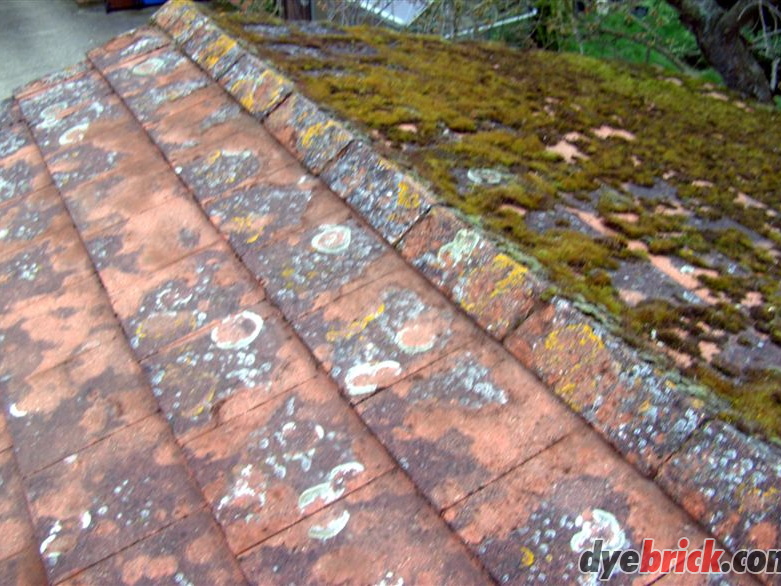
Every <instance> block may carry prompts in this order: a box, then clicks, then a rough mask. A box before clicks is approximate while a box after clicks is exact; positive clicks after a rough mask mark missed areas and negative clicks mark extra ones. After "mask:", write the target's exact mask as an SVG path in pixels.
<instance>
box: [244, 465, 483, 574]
mask: <svg viewBox="0 0 781 586" xmlns="http://www.w3.org/2000/svg"><path fill="white" fill-rule="evenodd" d="M240 562H241V565H242V568H244V572H245V574H246V575H247V576H248V577H250V578H251V579H253V581H254V582H255V583H256V584H291V583H299V584H303V583H307V584H341V583H356V584H490V583H491V581H490V580H489V578H488V576H486V575H485V574H484V573H483V572H482V571H481V569H480V568H478V567H477V566H476V564H475V563H474V562H473V561H472V559H471V556H470V555H469V553H468V552H467V551H466V549H465V548H464V547H463V545H462V544H461V543H460V542H459V541H458V540H457V539H455V538H454V536H453V535H452V533H450V531H448V529H447V527H446V525H445V524H444V523H442V520H441V519H439V518H438V517H437V516H436V514H435V513H434V512H433V511H432V510H431V508H429V506H428V505H427V504H426V502H425V501H423V499H421V498H420V497H419V496H418V495H417V493H416V492H415V488H414V486H412V484H410V483H409V481H408V480H406V478H405V477H404V476H403V474H401V473H399V472H391V473H389V474H386V475H384V476H382V477H381V478H379V479H377V480H375V481H374V482H372V483H371V484H369V485H368V486H366V487H364V488H362V489H360V490H357V491H355V492H354V493H352V494H351V495H348V496H347V497H346V498H344V499H342V500H340V501H339V502H337V503H334V504H333V505H331V506H329V507H328V508H326V509H325V510H323V511H320V512H319V513H317V514H315V515H313V516H311V517H308V518H307V519H305V520H304V521H302V522H301V523H298V524H296V525H294V526H293V527H291V528H290V529H288V530H287V531H285V532H283V533H280V534H278V535H276V536H274V537H272V538H271V539H268V540H267V541H265V542H263V543H262V544H260V545H259V546H257V547H256V548H254V549H252V550H250V551H249V552H247V554H246V555H244V556H242V558H241V560H240Z"/></svg>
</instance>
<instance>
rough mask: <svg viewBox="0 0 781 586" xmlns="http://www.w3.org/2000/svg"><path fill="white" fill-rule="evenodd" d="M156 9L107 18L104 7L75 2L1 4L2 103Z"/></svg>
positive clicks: (46, 0)
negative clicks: (26, 84) (16, 92)
mask: <svg viewBox="0 0 781 586" xmlns="http://www.w3.org/2000/svg"><path fill="white" fill-rule="evenodd" d="M154 11H155V8H154V7H150V8H145V9H143V10H123V11H118V12H112V13H110V14H106V10H105V8H104V7H103V4H97V5H90V6H78V5H77V4H76V2H75V0H3V1H2V2H0V55H2V59H0V99H3V98H6V97H8V96H10V95H11V92H12V91H13V90H14V88H16V87H19V86H20V85H23V84H25V83H27V82H30V81H32V80H34V79H37V78H39V77H41V76H42V75H45V74H47V73H52V72H54V71H57V70H58V69H62V68H63V67H67V66H69V65H72V64H74V63H76V62H77V61H79V60H81V59H83V58H84V53H86V52H87V51H88V50H90V49H92V48H94V47H97V46H98V45H101V44H103V43H105V42H106V41H108V40H109V39H111V38H113V37H115V36H117V35H118V34H120V33H123V32H125V31H127V30H130V29H132V28H136V27H139V26H142V25H144V24H146V22H147V21H148V20H149V17H150V16H151V15H152V13H154Z"/></svg>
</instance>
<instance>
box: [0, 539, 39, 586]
mask: <svg viewBox="0 0 781 586" xmlns="http://www.w3.org/2000/svg"><path fill="white" fill-rule="evenodd" d="M47 583H48V582H47V580H46V571H45V570H44V569H43V563H42V562H41V557H40V556H39V555H38V548H37V547H36V546H35V545H31V546H30V547H28V548H27V549H25V550H24V551H22V552H21V553H18V554H16V555H15V556H13V557H10V558H8V559H5V560H0V586H41V584H47Z"/></svg>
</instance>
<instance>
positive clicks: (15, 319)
mask: <svg viewBox="0 0 781 586" xmlns="http://www.w3.org/2000/svg"><path fill="white" fill-rule="evenodd" d="M121 335H122V332H121V330H120V329H119V327H118V325H117V323H116V319H115V317H114V313H113V311H112V310H111V306H110V305H109V304H108V302H107V300H106V299H105V296H104V294H103V292H102V290H101V289H100V286H99V284H98V283H97V279H96V278H95V277H94V276H93V277H91V278H86V279H82V280H81V281H78V282H77V283H74V284H72V285H70V286H69V287H68V288H67V289H66V290H64V291H63V292H62V293H61V294H60V295H59V296H56V297H55V296H51V298H46V299H44V300H43V301H41V302H40V303H36V304H33V305H26V306H24V307H23V308H21V309H14V311H13V313H11V314H5V315H2V316H1V317H0V341H2V344H3V352H2V354H0V380H3V381H4V382H5V381H8V380H9V379H11V378H12V377H18V378H24V377H28V376H30V375H32V374H33V373H35V372H39V371H43V370H46V369H48V368H51V367H52V366H55V365H57V364H59V363H60V362H63V361H65V360H67V359H69V358H71V357H72V356H75V355H76V354H79V353H81V352H84V351H86V350H89V349H90V348H95V347H98V346H100V345H101V344H106V343H108V342H109V341H110V340H111V339H112V338H115V337H117V336H121Z"/></svg>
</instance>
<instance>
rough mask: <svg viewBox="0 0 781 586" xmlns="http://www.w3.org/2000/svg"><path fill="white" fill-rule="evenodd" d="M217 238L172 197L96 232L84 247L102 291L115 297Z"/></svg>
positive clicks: (190, 206)
mask: <svg viewBox="0 0 781 586" xmlns="http://www.w3.org/2000/svg"><path fill="white" fill-rule="evenodd" d="M218 239H219V234H218V233H217V231H216V230H215V229H214V227H213V226H212V225H211V224H210V223H209V221H208V220H207V219H206V218H205V217H204V216H203V213H202V212H201V210H200V209H199V208H198V207H197V206H196V205H194V203H193V202H192V201H188V200H186V199H184V198H172V199H169V200H167V201H166V202H165V203H163V204H161V205H159V206H157V207H156V208H152V209H150V210H147V211H145V212H143V213H140V214H137V215H135V216H132V217H130V218H129V219H128V220H127V221H124V222H120V223H119V224H117V225H115V226H112V227H111V228H108V229H107V230H105V231H103V232H99V233H96V234H94V235H93V236H92V237H91V238H90V239H89V240H87V241H86V243H85V244H86V246H87V250H88V251H89V253H90V257H91V258H92V262H93V263H95V267H96V268H97V269H98V271H99V272H100V278H101V279H102V280H103V283H104V284H105V285H106V289H108V291H109V293H110V294H111V295H116V294H117V293H119V292H120V291H123V290H125V289H127V288H135V287H137V286H138V285H139V284H141V282H142V281H141V280H142V279H146V278H147V275H149V273H152V272H154V271H157V270H159V269H161V268H163V267H165V266H167V265H170V264H171V263H174V262H176V261H177V260H180V259H181V258H184V257H185V256H188V255H190V254H192V253H193V252H195V251H196V250H198V249H201V248H204V247H206V246H208V245H210V244H212V243H214V242H215V241H216V240H218Z"/></svg>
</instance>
